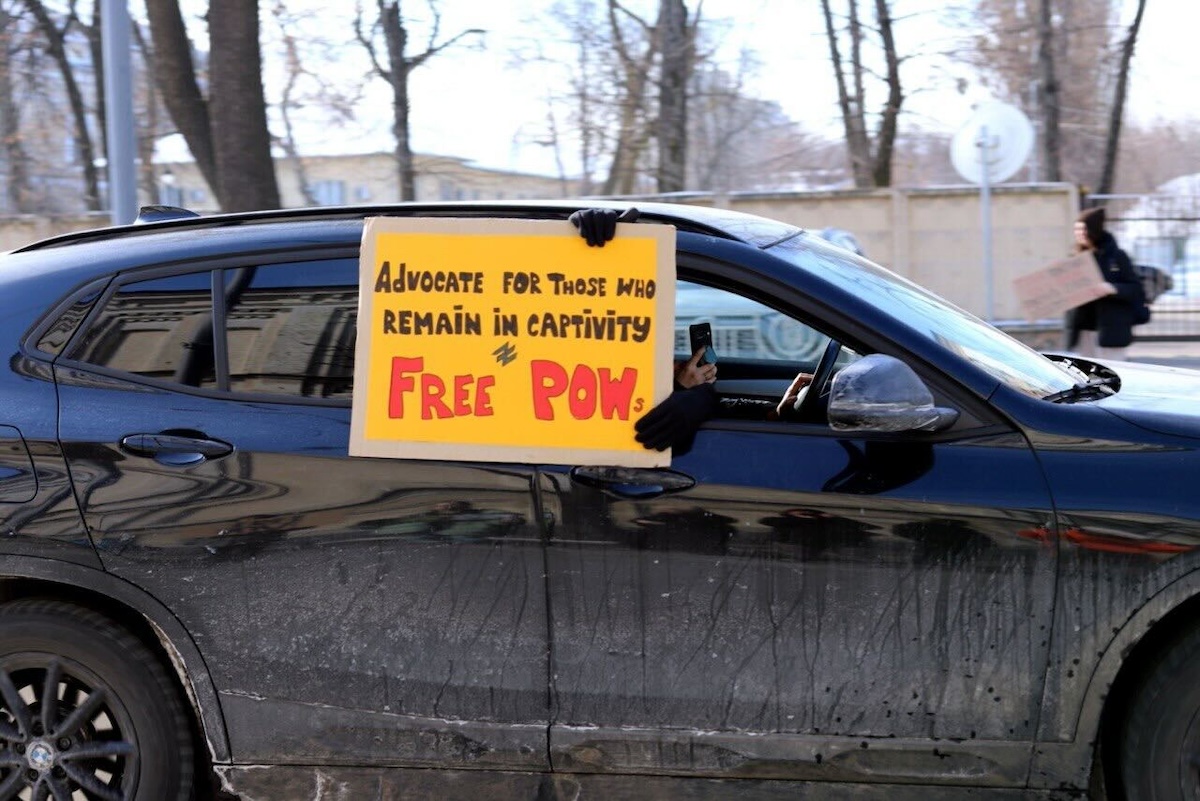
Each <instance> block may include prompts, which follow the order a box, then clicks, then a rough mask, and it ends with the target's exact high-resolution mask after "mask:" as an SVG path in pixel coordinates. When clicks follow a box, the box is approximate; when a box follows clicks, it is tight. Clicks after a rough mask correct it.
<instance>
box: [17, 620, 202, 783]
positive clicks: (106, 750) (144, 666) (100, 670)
mask: <svg viewBox="0 0 1200 801" xmlns="http://www.w3.org/2000/svg"><path fill="white" fill-rule="evenodd" d="M51 684H53V685H54V686H55V688H56V689H55V691H54V693H53V694H54V699H55V700H54V703H53V704H49V703H47V702H46V699H48V698H50V694H51V693H50V690H49V689H48V688H49V687H50V685H51ZM192 758H193V754H192V736H191V730H190V727H189V725H188V720H187V717H186V716H185V715H184V711H183V705H182V703H181V702H180V699H179V694H178V692H177V691H176V688H175V687H174V686H173V685H172V683H171V682H170V681H169V680H168V678H167V674H166V672H165V671H164V669H163V666H162V664H161V663H160V662H159V661H158V660H157V659H156V658H155V657H154V655H153V654H151V652H150V651H149V650H148V649H147V648H146V646H145V645H143V644H142V643H141V641H139V640H138V639H137V638H135V637H134V636H133V635H132V634H130V633H129V632H128V631H126V630H125V629H122V628H120V627H119V626H117V625H116V624H114V623H113V622H112V621H111V620H109V619H108V618H106V617H103V616H102V615H99V614H96V613H95V612H92V611H90V610H87V609H83V608H80V607H78V606H74V605H72V604H67V603H62V602H59V601H50V600H32V599H31V600H21V601H14V602H12V603H8V604H3V605H0V798H14V797H16V796H17V794H18V793H20V792H21V791H22V790H23V789H24V788H32V789H31V790H29V791H28V792H30V795H31V797H33V798H67V797H71V798H74V797H76V796H75V795H74V792H75V791H77V790H78V791H81V796H86V797H87V798H97V799H104V798H119V799H128V800H129V801H187V799H188V798H189V797H190V796H191V786H192V773H193V762H192Z"/></svg>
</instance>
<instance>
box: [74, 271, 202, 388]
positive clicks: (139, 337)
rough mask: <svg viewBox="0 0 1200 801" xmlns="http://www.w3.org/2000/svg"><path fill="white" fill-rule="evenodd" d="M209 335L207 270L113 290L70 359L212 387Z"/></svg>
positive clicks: (133, 283)
mask: <svg viewBox="0 0 1200 801" xmlns="http://www.w3.org/2000/svg"><path fill="white" fill-rule="evenodd" d="M212 332H213V316H212V278H211V276H210V274H209V272H208V271H203V272H196V273H186V274H183V275H173V276H170V277H168V278H155V279H151V280H148V281H134V282H132V283H127V284H124V285H122V286H120V287H118V288H117V290H116V292H114V293H113V295H112V296H111V297H110V298H109V300H108V303H107V304H105V306H104V308H103V309H102V310H101V311H100V313H99V315H98V316H97V317H96V319H95V320H94V321H93V322H92V324H91V325H90V326H89V328H88V330H87V333H86V335H85V336H84V337H83V339H82V340H81V342H80V343H79V345H78V346H76V347H74V348H73V350H72V354H71V355H72V358H75V359H77V360H79V361H84V362H88V363H89V364H95V365H99V366H101V367H107V368H109V369H111V370H119V371H121V372H125V373H133V374H135V375H139V376H143V377H145V378H154V379H159V380H162V381H170V382H174V383H178V384H185V385H187V386H192V387H208V388H215V387H216V371H215V360H214V358H213V354H214V351H213V334H212Z"/></svg>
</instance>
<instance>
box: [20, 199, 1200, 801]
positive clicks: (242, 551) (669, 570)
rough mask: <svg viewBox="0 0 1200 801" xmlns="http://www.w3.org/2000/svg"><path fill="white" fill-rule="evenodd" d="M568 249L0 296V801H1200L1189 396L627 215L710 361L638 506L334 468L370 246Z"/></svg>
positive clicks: (1195, 390)
mask: <svg viewBox="0 0 1200 801" xmlns="http://www.w3.org/2000/svg"><path fill="white" fill-rule="evenodd" d="M576 208H578V206H577V205H572V204H566V203H560V204H553V203H548V204H538V203H533V204H526V205H497V204H493V205H485V204H467V205H407V206H404V205H402V206H394V207H386V208H355V209H318V210H298V211H291V212H272V213H257V214H243V215H229V216H215V217H208V218H192V219H167V220H165V221H162V222H154V223H148V224H143V225H134V226H129V227H123V228H113V229H106V230H98V231H89V232H84V233H79V234H73V235H69V236H64V237H59V238H57V239H53V240H48V241H45V242H40V243H37V244H34V245H30V246H29V247H26V248H23V249H21V250H20V251H18V252H15V253H12V254H8V255H5V256H3V257H0V304H2V305H0V342H2V343H4V344H3V347H4V348H5V363H6V364H7V365H8V367H7V369H6V370H4V371H3V372H2V374H0V599H2V601H3V602H2V603H0V707H2V713H0V799H3V798H15V797H20V798H34V799H42V798H48V797H50V798H55V799H59V798H63V799H65V798H75V799H119V798H120V799H124V798H129V799H138V801H163V800H164V799H168V800H169V799H186V798H188V797H190V796H191V795H193V794H194V795H195V796H196V797H198V798H199V797H205V796H208V797H211V796H212V795H214V794H217V793H227V794H234V795H240V796H241V797H243V798H245V799H247V800H248V799H263V798H273V799H289V800H290V799H297V798H309V797H313V798H317V797H320V798H326V797H333V795H335V794H336V795H337V797H339V798H343V797H347V798H348V797H356V798H357V797H363V798H367V797H369V798H384V797H386V798H401V797H403V798H424V797H438V798H452V797H453V798H459V797H464V798H497V797H515V798H525V799H532V798H571V799H575V798H614V797H626V798H629V797H638V798H689V799H698V798H720V799H725V798H733V797H738V796H739V795H744V796H745V797H750V798H755V799H765V798H794V797H796V793H798V792H799V793H802V794H803V795H804V797H805V798H817V797H833V798H844V797H846V796H847V794H850V793H852V792H853V793H857V797H866V798H889V799H892V798H902V797H919V798H922V799H929V798H935V797H941V796H948V797H953V796H957V795H961V794H962V793H963V792H964V790H967V789H968V788H971V790H969V791H973V792H974V793H975V795H973V796H972V797H988V798H1011V797H1014V794H1016V793H1021V794H1027V795H1029V796H1033V797H1044V798H1053V797H1063V798H1067V797H1077V796H1078V795H1079V794H1080V793H1082V792H1083V791H1084V790H1085V789H1086V788H1087V787H1088V786H1089V783H1091V784H1092V785H1099V784H1101V783H1102V782H1101V781H1100V780H1101V778H1103V779H1106V780H1107V782H1108V786H1109V788H1110V790H1112V789H1113V788H1120V790H1123V791H1124V792H1125V793H1126V796H1127V797H1128V798H1131V799H1181V798H1191V799H1195V798H1197V797H1200V796H1198V787H1200V773H1198V770H1197V764H1200V760H1198V758H1197V755H1198V754H1200V624H1197V620H1198V613H1200V606H1198V603H1200V550H1198V549H1197V547H1196V546H1197V544H1198V542H1200V500H1198V498H1200V496H1198V495H1197V493H1196V492H1195V489H1194V486H1193V485H1192V483H1191V482H1192V481H1193V480H1195V476H1196V475H1197V473H1196V470H1197V466H1198V461H1197V452H1196V451H1197V447H1198V446H1200V417H1198V413H1197V406H1196V399H1197V398H1198V397H1200V373H1193V372H1190V371H1183V370H1171V369H1167V368H1153V367H1149V366H1145V365H1133V364H1119V363H1118V364H1104V363H1098V362H1090V361H1084V360H1081V359H1078V358H1072V357H1068V356H1057V357H1053V358H1050V357H1046V356H1043V355H1040V354H1038V353H1036V352H1034V351H1032V350H1030V349H1029V348H1027V347H1025V346H1023V345H1021V344H1019V343H1017V342H1016V341H1014V340H1012V339H1010V338H1009V337H1007V336H1005V335H1004V334H1002V333H1000V332H999V331H997V330H996V329H994V328H992V327H991V326H989V325H987V324H986V323H983V322H981V321H980V320H978V319H976V318H974V317H972V316H970V315H968V314H966V313H964V312H962V311H961V310H959V309H957V308H955V307H953V306H951V305H950V304H947V303H946V302H944V301H942V300H940V299H939V298H937V297H936V296H934V295H932V294H930V293H928V292H926V291H924V290H922V289H920V288H919V287H917V286H915V285H913V284H912V283H910V282H908V281H905V280H903V279H901V278H898V277H897V276H895V275H893V274H891V273H890V272H888V271H887V270H884V269H882V268H880V267H878V266H876V265H874V264H872V263H870V262H869V261H866V260H865V259H863V258H862V257H860V256H858V255H856V254H854V253H851V252H849V251H846V250H843V249H840V248H837V247H834V246H832V245H830V244H829V243H827V242H824V241H822V240H821V239H820V237H818V236H817V235H815V234H811V233H809V232H806V231H802V230H800V229H797V228H795V227H792V226H788V225H783V224H780V223H776V222H772V221H769V220H765V219H761V218H757V217H752V216H747V215H740V214H734V213H730V212H725V211H719V210H712V209H702V208H693V207H687V206H681V205H653V204H649V205H646V206H642V207H641V213H642V219H643V220H650V221H654V222H660V223H667V224H670V225H673V226H675V227H676V229H677V232H678V234H677V247H678V252H677V265H678V276H679V284H678V287H677V288H676V299H677V314H676V320H675V324H676V326H677V334H678V335H677V337H676V342H677V343H678V349H679V350H681V351H683V352H681V353H680V354H679V356H680V357H681V358H686V357H687V355H688V354H687V352H686V343H687V333H686V332H687V328H688V326H689V325H690V324H691V323H694V322H709V323H711V324H712V327H713V340H714V344H715V347H716V350H717V353H718V359H719V371H718V380H717V384H716V389H717V393H718V396H719V401H720V406H719V409H718V411H717V413H716V414H715V416H713V417H712V418H711V419H710V420H708V422H706V423H705V424H704V425H703V427H702V428H701V429H700V431H699V432H698V434H697V435H696V437H695V439H694V442H693V443H692V445H691V448H690V450H688V451H687V452H686V453H684V454H682V455H680V454H676V456H675V458H674V459H673V461H672V463H671V465H670V467H669V468H660V469H629V468H624V469H622V468H612V467H596V466H586V465H557V464H556V465H544V464H523V463H491V462H485V461H480V462H470V461H453V462H450V461H447V462H437V461H416V460H404V459H367V458H352V457H349V456H348V439H349V431H350V418H351V400H352V398H351V395H352V392H353V380H352V379H353V371H354V363H353V361H354V342H355V334H356V316H357V303H358V258H359V248H360V240H361V237H362V231H363V221H364V218H367V217H372V216H384V215H395V216H406V217H423V216H424V217H476V218H478V217H507V218H512V217H518V218H531V219H554V220H560V221H562V225H563V226H564V231H570V230H571V229H570V227H569V226H568V224H567V222H566V221H565V220H566V218H567V216H568V215H569V214H570V213H571V212H572V211H574V210H575V209H576ZM165 216H168V217H169V216H170V215H169V214H167V215H165ZM798 372H808V373H812V374H814V375H815V381H814V386H813V388H812V389H811V390H810V391H809V392H808V394H807V396H806V397H805V399H804V401H803V402H802V404H801V406H802V407H803V408H798V409H797V413H796V414H795V415H792V416H790V419H774V416H773V415H769V414H763V409H764V408H773V406H774V404H775V402H776V401H777V400H778V399H779V397H780V395H781V393H782V392H783V391H784V389H785V388H786V387H787V386H788V384H789V382H790V381H791V380H792V378H793V377H794V376H795V375H796V374H797V373H798ZM851 372H853V373H854V379H853V381H851V380H849V379H847V380H845V381H842V386H841V389H843V390H847V391H845V392H841V391H839V381H840V380H841V379H842V378H844V377H845V376H848V375H850V374H851ZM851 384H853V386H852V387H851V386H849V385H851ZM855 388H857V390H856V391H850V390H851V389H855ZM430 768H438V769H439V770H429V769H430ZM884 784H886V785H891V786H890V787H888V788H886V789H884V788H882V787H880V785H884ZM868 785H872V786H873V787H868ZM1120 790H1118V791H1120ZM987 793H994V795H987Z"/></svg>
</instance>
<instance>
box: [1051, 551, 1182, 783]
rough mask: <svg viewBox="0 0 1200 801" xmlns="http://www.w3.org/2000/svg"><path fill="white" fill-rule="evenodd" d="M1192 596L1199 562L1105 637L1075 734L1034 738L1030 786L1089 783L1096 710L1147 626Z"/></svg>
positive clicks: (1101, 706)
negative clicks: (1057, 738) (1062, 739)
mask: <svg viewBox="0 0 1200 801" xmlns="http://www.w3.org/2000/svg"><path fill="white" fill-rule="evenodd" d="M1196 597H1200V567H1193V568H1191V569H1190V570H1189V571H1188V572H1186V573H1184V574H1182V575H1180V576H1178V577H1177V578H1175V579H1173V580H1171V581H1170V582H1169V583H1167V584H1165V585H1164V586H1162V587H1161V588H1159V590H1158V591H1157V592H1155V593H1154V594H1152V595H1150V596H1149V597H1148V598H1147V599H1146V601H1145V602H1144V603H1142V604H1141V605H1140V606H1139V607H1138V608H1137V610H1136V611H1135V612H1134V613H1133V614H1131V615H1130V616H1129V618H1128V619H1127V620H1126V621H1125V623H1124V624H1123V625H1122V626H1121V627H1120V628H1119V629H1118V630H1117V631H1116V633H1115V634H1114V635H1113V637H1112V638H1111V639H1110V640H1109V641H1108V644H1107V646H1106V647H1105V648H1104V651H1103V655H1102V656H1101V657H1100V658H1099V660H1098V661H1097V662H1096V667H1095V669H1094V670H1093V671H1092V676H1091V679H1090V680H1089V681H1088V683H1087V687H1086V689H1085V691H1084V695H1083V702H1082V703H1081V704H1080V705H1079V716H1078V718H1077V719H1076V724H1075V736H1074V737H1073V738H1072V739H1071V741H1070V742H1065V743H1062V742H1054V743H1051V742H1039V743H1038V744H1037V747H1036V748H1035V750H1034V756H1033V764H1032V769H1031V771H1030V783H1031V786H1033V787H1045V786H1049V785H1047V784H1046V782H1050V783H1051V784H1053V785H1055V786H1057V785H1058V784H1059V783H1060V782H1068V783H1070V784H1072V785H1074V786H1077V787H1086V786H1087V785H1088V774H1089V772H1090V771H1091V769H1092V765H1093V751H1094V749H1095V746H1096V744H1097V742H1098V739H1097V738H1098V735H1099V732H1100V716H1101V715H1102V714H1103V712H1104V704H1105V700H1106V699H1107V698H1108V695H1109V691H1110V690H1111V689H1112V687H1113V684H1114V682H1115V681H1116V680H1117V676H1118V674H1119V673H1120V671H1121V668H1122V667H1124V666H1125V663H1126V660H1127V659H1128V657H1129V655H1130V653H1132V652H1133V650H1134V649H1135V648H1136V647H1137V645H1138V644H1139V643H1140V642H1141V641H1142V639H1143V638H1144V637H1145V636H1146V635H1147V634H1148V633H1150V631H1151V629H1153V628H1154V627H1155V626H1156V625H1158V624H1159V623H1160V622H1162V620H1163V618H1164V617H1166V616H1167V615H1169V614H1170V613H1171V612H1173V611H1174V610H1176V609H1178V608H1179V607H1180V606H1181V605H1182V604H1184V603H1186V602H1187V601H1189V600H1191V599H1193V598H1196ZM1064 774H1070V775H1064Z"/></svg>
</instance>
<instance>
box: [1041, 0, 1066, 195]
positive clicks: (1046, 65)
mask: <svg viewBox="0 0 1200 801" xmlns="http://www.w3.org/2000/svg"><path fill="white" fill-rule="evenodd" d="M1051 2H1052V0H1041V4H1040V6H1041V7H1040V8H1039V10H1038V67H1039V71H1040V73H1041V75H1040V87H1039V91H1038V99H1039V100H1040V101H1041V111H1042V155H1043V158H1042V160H1043V162H1044V167H1043V169H1044V170H1045V175H1046V180H1047V181H1061V180H1062V145H1061V142H1060V139H1059V118H1060V115H1061V106H1060V102H1059V87H1058V79H1057V77H1056V75H1055V69H1054V27H1053V24H1052V21H1051V9H1050V4H1051Z"/></svg>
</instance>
